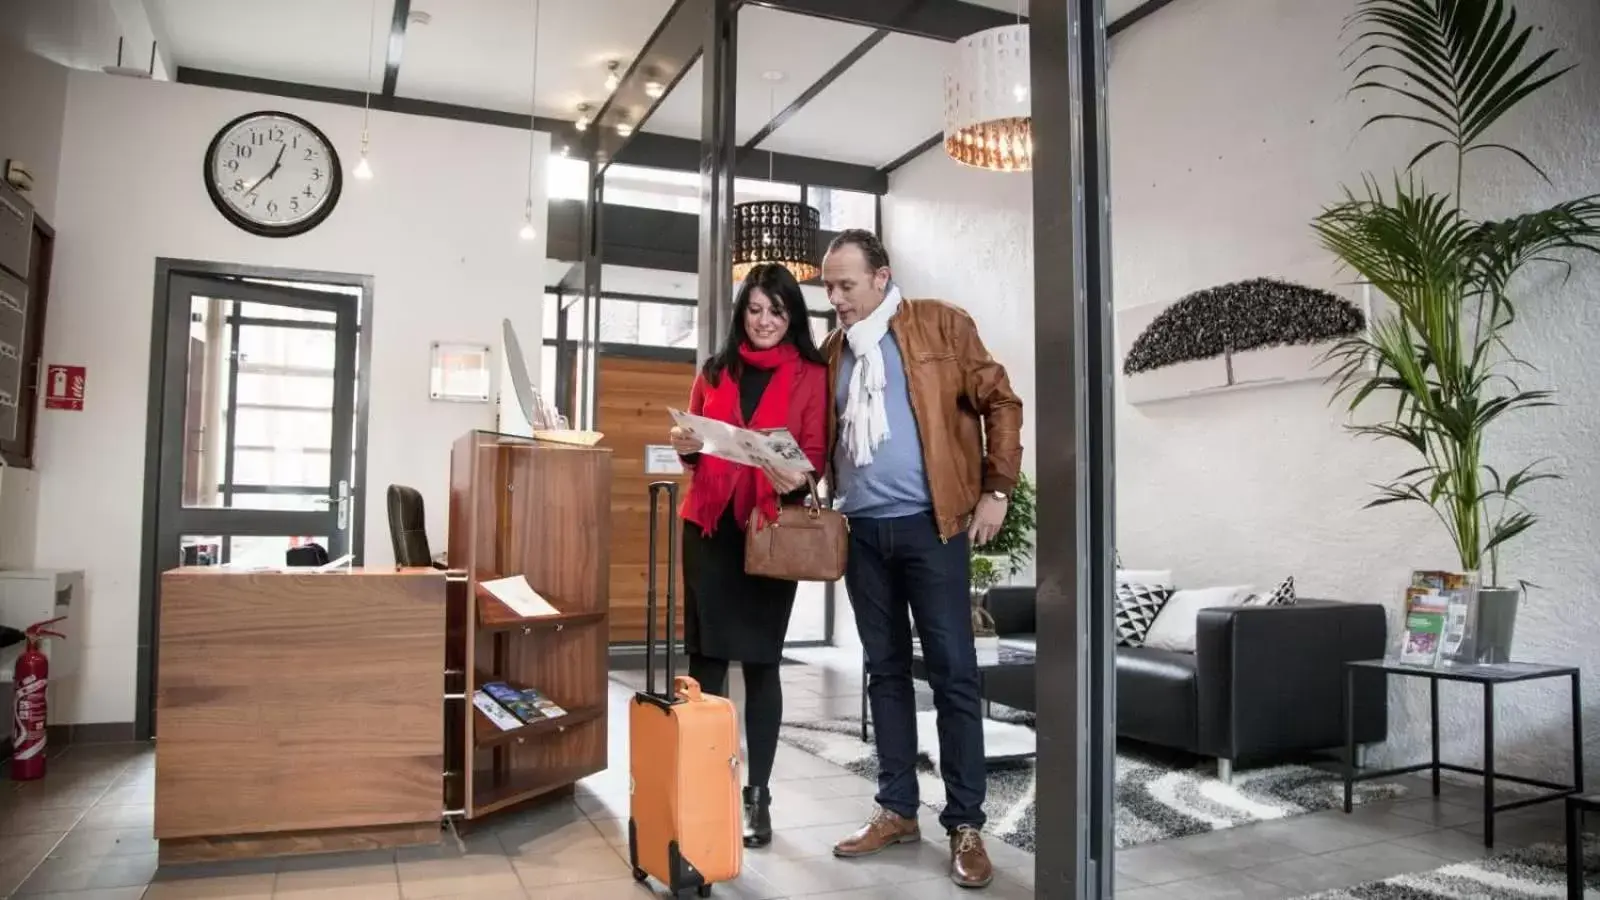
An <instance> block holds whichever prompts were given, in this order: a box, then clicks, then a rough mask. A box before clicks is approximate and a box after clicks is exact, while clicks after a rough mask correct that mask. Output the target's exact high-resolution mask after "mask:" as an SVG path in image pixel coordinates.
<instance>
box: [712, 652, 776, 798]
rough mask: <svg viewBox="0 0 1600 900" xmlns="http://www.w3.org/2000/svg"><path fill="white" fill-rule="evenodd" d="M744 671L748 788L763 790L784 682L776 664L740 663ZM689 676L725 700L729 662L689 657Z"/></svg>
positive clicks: (768, 775)
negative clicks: (748, 760)
mask: <svg viewBox="0 0 1600 900" xmlns="http://www.w3.org/2000/svg"><path fill="white" fill-rule="evenodd" d="M739 667H740V668H741V669H744V737H745V742H746V743H747V744H749V747H750V785H751V787H766V786H767V782H768V781H770V780H771V779H772V762H773V759H774V758H776V757H777V755H778V726H779V724H780V723H781V722H782V720H783V681H782V679H781V678H779V677H778V665H777V663H749V662H747V663H740V664H739ZM689 675H690V676H691V677H693V678H694V680H695V681H698V682H700V689H701V690H702V691H705V692H706V693H708V694H715V695H717V696H718V697H726V696H728V661H727V660H725V659H717V658H716V657H714V656H701V655H699V654H698V653H692V654H690V655H689Z"/></svg>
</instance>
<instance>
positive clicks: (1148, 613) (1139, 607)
mask: <svg viewBox="0 0 1600 900" xmlns="http://www.w3.org/2000/svg"><path fill="white" fill-rule="evenodd" d="M1171 598H1172V587H1171V586H1170V585H1164V584H1118V585H1117V610H1116V627H1117V646H1118V647H1140V646H1143V645H1144V636H1145V633H1146V632H1148V631H1149V630H1150V626H1151V624H1153V623H1154V622H1155V620H1156V615H1157V614H1159V613H1160V612H1161V608H1162V607H1163V606H1166V605H1167V601H1168V600H1170V599H1171Z"/></svg>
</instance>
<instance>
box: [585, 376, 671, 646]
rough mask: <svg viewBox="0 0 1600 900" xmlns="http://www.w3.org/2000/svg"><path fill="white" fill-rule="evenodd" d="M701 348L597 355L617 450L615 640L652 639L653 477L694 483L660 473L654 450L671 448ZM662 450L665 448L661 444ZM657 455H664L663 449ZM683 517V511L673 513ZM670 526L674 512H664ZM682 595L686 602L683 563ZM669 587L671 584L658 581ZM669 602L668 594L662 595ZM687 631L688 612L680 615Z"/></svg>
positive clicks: (605, 423)
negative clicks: (653, 467)
mask: <svg viewBox="0 0 1600 900" xmlns="http://www.w3.org/2000/svg"><path fill="white" fill-rule="evenodd" d="M694 374H695V363H694V351H693V350H677V349H669V348H665V347H616V346H612V345H604V344H603V345H601V348H600V354H599V358H598V359H597V360H596V377H595V388H596V390H595V430H596V431H599V432H601V433H603V434H604V435H605V441H604V442H603V443H602V444H601V446H603V447H609V448H611V643H613V644H620V643H638V642H643V641H644V637H645V632H644V629H645V623H646V621H647V619H646V617H645V591H646V587H647V583H648V582H647V576H648V571H649V565H648V561H649V557H648V553H649V549H650V543H649V542H650V496H649V486H650V483H651V482H653V481H676V482H678V484H679V485H680V488H679V491H680V496H681V491H682V490H683V487H682V486H683V485H687V484H688V480H689V479H688V477H687V476H685V475H673V474H666V473H652V472H650V471H648V469H649V468H650V466H647V465H646V463H647V460H649V459H650V458H652V454H651V450H650V448H652V447H654V448H662V447H670V446H671V445H670V444H668V442H667V431H668V430H669V429H671V427H672V419H671V417H670V416H669V415H668V414H667V408H668V407H672V408H674V409H685V408H687V407H688V405H689V389H690V388H692V387H693V386H694ZM656 453H657V454H661V453H664V451H661V450H657V451H656ZM655 458H658V459H659V458H660V456H659V455H657V456H656V457H655ZM672 515H673V516H676V515H677V510H673V511H672ZM661 525H662V527H663V528H664V527H666V515H665V514H663V515H662V522H661ZM661 541H662V546H661V549H660V551H659V552H660V554H661V572H660V577H663V578H664V577H665V576H666V562H665V561H666V552H667V548H666V535H665V534H663V535H662V537H661ZM678 574H679V583H678V598H679V601H678V602H679V603H680V604H681V603H682V602H683V600H682V598H683V582H682V575H683V567H682V566H679V568H678ZM658 589H659V590H662V591H665V589H666V585H665V584H662V585H659V586H658ZM661 599H662V600H663V603H664V602H665V599H666V598H665V595H664V594H663V595H662V598H661ZM665 614H666V610H665V608H664V607H663V608H662V609H661V610H658V611H657V616H658V622H657V625H656V628H657V631H656V635H657V636H658V637H659V636H660V635H662V634H663V633H664V629H665V627H666V624H665ZM677 632H678V634H679V635H682V634H683V617H682V616H681V615H680V616H679V617H678V628H677Z"/></svg>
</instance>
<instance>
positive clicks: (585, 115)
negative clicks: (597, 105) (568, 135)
mask: <svg viewBox="0 0 1600 900" xmlns="http://www.w3.org/2000/svg"><path fill="white" fill-rule="evenodd" d="M572 127H573V128H576V129H578V130H579V131H584V130H586V129H587V128H588V127H589V104H587V103H579V104H578V121H576V122H573V123H572Z"/></svg>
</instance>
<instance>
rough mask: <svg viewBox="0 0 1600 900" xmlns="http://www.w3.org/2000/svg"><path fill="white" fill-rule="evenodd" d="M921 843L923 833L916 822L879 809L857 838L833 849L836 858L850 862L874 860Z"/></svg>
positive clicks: (861, 829) (862, 827)
mask: <svg viewBox="0 0 1600 900" xmlns="http://www.w3.org/2000/svg"><path fill="white" fill-rule="evenodd" d="M920 840H922V829H921V828H920V827H919V826H918V825H917V820H916V819H908V818H906V817H905V816H902V815H900V814H899V813H897V812H893V811H891V810H887V809H883V808H879V809H878V810H877V811H876V812H874V813H873V814H872V818H870V819H868V820H867V824H865V825H863V826H861V828H860V829H858V830H857V831H856V832H855V833H854V834H852V835H850V836H849V837H847V838H845V839H844V840H842V841H840V842H839V843H837V844H834V845H833V855H834V856H837V857H840V858H843V859H850V858H853V857H857V856H871V855H872V854H874V853H879V852H882V851H883V850H885V849H886V848H889V847H892V846H894V845H895V844H914V843H916V842H917V841H920Z"/></svg>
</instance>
